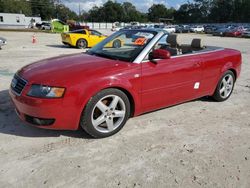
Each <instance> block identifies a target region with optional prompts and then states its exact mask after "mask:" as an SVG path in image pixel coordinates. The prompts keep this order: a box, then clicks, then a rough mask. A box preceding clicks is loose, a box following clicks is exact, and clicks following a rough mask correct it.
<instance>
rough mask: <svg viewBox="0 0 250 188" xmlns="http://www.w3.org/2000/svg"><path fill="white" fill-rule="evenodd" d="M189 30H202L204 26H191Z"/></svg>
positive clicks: (195, 31) (196, 31)
mask: <svg viewBox="0 0 250 188" xmlns="http://www.w3.org/2000/svg"><path fill="white" fill-rule="evenodd" d="M190 30H191V32H194V33H198V32H204V27H203V26H200V25H198V26H192V27H191V28H190Z"/></svg>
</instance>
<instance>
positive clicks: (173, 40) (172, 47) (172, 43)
mask: <svg viewBox="0 0 250 188" xmlns="http://www.w3.org/2000/svg"><path fill="white" fill-rule="evenodd" d="M166 42H167V43H168V44H169V46H163V47H162V49H165V50H167V51H169V52H170V54H171V56H175V55H177V54H178V48H179V46H180V45H179V43H178V35H175V34H169V35H168V37H167V39H166Z"/></svg>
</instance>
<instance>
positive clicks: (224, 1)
mask: <svg viewBox="0 0 250 188" xmlns="http://www.w3.org/2000/svg"><path fill="white" fill-rule="evenodd" d="M0 12H8V13H23V14H25V15H26V16H41V18H42V19H43V20H49V19H51V18H59V19H61V20H63V21H66V20H68V19H71V20H72V19H73V20H76V21H89V22H115V21H119V22H131V21H138V22H159V19H160V18H174V23H226V22H250V0H193V1H192V2H187V3H185V4H182V5H181V6H180V7H179V8H178V9H175V8H172V7H171V8H167V7H166V6H165V5H163V4H153V5H152V6H151V7H150V8H149V9H148V10H147V12H140V11H138V10H137V9H136V7H135V6H134V5H133V4H132V3H130V2H124V3H118V2H113V1H107V2H106V3H104V4H103V5H102V6H100V7H97V6H94V7H93V8H91V9H90V10H89V11H84V10H83V11H81V14H80V15H77V14H76V13H75V12H73V11H72V10H70V9H69V8H68V7H66V6H65V5H63V4H61V3H60V1H59V0H0Z"/></svg>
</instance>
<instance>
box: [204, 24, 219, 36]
mask: <svg viewBox="0 0 250 188" xmlns="http://www.w3.org/2000/svg"><path fill="white" fill-rule="evenodd" d="M217 29H218V27H217V26H214V25H209V26H206V27H205V28H204V32H205V33H206V34H212V33H213V32H214V31H216V30H217Z"/></svg>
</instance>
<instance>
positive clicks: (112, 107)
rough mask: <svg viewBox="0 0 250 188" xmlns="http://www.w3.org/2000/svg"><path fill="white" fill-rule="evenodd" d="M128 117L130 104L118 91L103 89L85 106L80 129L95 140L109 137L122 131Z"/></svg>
mask: <svg viewBox="0 0 250 188" xmlns="http://www.w3.org/2000/svg"><path fill="white" fill-rule="evenodd" d="M129 115H130V102H129V99H128V97H127V96H126V94H124V93H123V92H122V91H120V90H118V89H105V90H102V91H101V92H99V93H98V94H96V95H95V96H94V97H92V98H91V99H90V100H89V102H88V104H87V105H86V107H85V109H84V111H83V114H82V117H81V123H80V125H81V127H82V128H83V129H84V130H85V131H86V132H87V133H88V134H90V135H92V136H93V137H95V138H103V137H108V136H111V135H113V134H115V133H117V132H118V131H119V130H121V129H122V127H123V126H124V124H125V123H126V122H127V120H128V118H129Z"/></svg>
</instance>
